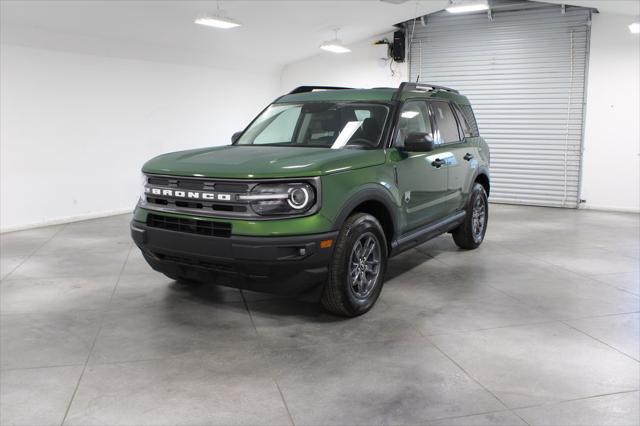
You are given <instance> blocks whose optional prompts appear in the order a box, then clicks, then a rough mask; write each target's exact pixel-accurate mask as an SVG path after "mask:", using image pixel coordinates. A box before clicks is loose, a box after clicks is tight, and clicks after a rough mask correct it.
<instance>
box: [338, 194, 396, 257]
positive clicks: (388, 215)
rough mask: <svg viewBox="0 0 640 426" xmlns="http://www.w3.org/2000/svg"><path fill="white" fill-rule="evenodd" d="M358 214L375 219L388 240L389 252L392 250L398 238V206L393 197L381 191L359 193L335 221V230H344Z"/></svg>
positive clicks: (350, 199) (345, 206)
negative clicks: (344, 226) (392, 245)
mask: <svg viewBox="0 0 640 426" xmlns="http://www.w3.org/2000/svg"><path fill="white" fill-rule="evenodd" d="M356 213H367V214H370V215H371V216H373V217H375V218H376V219H377V220H378V222H380V225H381V226H382V229H383V230H384V236H385V238H386V240H387V241H386V243H387V250H389V251H390V250H391V242H392V241H394V240H395V238H396V237H397V234H396V233H397V230H398V213H397V206H396V205H395V203H394V202H393V201H392V200H391V197H390V196H389V195H387V194H386V193H384V192H383V191H381V190H377V189H373V188H368V189H364V190H362V191H359V192H358V193H356V194H355V195H354V196H352V197H351V198H349V201H347V202H346V203H345V205H344V206H343V207H342V209H341V210H340V213H339V214H338V216H337V217H336V220H335V221H334V230H340V229H342V227H343V225H344V223H345V222H346V221H347V219H348V218H349V217H351V216H352V215H354V214H356Z"/></svg>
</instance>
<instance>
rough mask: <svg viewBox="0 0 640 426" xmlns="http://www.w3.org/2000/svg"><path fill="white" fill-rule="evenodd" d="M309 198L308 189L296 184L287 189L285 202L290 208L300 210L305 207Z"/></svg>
mask: <svg viewBox="0 0 640 426" xmlns="http://www.w3.org/2000/svg"><path fill="white" fill-rule="evenodd" d="M310 199H311V197H310V195H309V190H308V189H307V188H306V187H304V186H297V187H294V188H291V189H289V198H287V203H288V204H289V206H290V207H291V208H292V209H295V210H302V209H304V208H305V207H307V205H308V204H309V200H310Z"/></svg>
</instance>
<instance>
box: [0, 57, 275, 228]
mask: <svg viewBox="0 0 640 426" xmlns="http://www.w3.org/2000/svg"><path fill="white" fill-rule="evenodd" d="M0 53H1V57H0V63H1V69H0V113H1V115H0V122H1V126H0V158H1V163H0V189H1V192H2V202H1V203H0V230H2V231H7V230H12V229H20V228H24V227H29V226H33V225H41V224H45V223H55V222H60V221H67V220H72V219H75V218H86V217H91V216H99V215H105V214H109V213H112V212H124V211H127V210H130V209H131V208H132V207H133V206H134V204H135V202H136V200H137V194H138V191H139V188H138V186H139V170H140V167H141V166H142V164H143V163H144V162H145V161H146V160H147V159H149V158H151V157H152V156H154V155H157V154H159V153H163V152H168V151H175V150H181V149H189V148H195V147H204V146H210V145H223V144H228V143H229V142H230V136H231V134H232V133H233V132H234V131H236V130H240V129H242V128H244V126H245V125H246V124H247V123H248V121H249V120H250V119H251V118H252V117H253V116H254V115H255V114H257V113H258V112H259V111H260V110H261V109H262V108H263V107H264V106H265V105H266V104H267V103H269V102H271V101H272V100H273V99H274V98H275V97H276V96H277V95H278V94H279V87H278V86H279V75H278V74H277V73H273V74H249V73H240V72H232V71H223V70H217V69H211V68H197V67H188V66H180V65H172V64H165V63H156V62H145V61H136V60H126V59H117V58H107V57H100V56H90V55H84V54H74V53H63V52H57V51H50V50H39V49H31V48H24V47H17V46H12V45H2V46H1V49H0Z"/></svg>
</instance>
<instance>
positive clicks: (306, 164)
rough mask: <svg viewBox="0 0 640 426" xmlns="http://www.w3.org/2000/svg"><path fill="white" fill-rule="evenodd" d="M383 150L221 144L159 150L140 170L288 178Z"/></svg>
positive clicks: (380, 155) (377, 158)
mask: <svg viewBox="0 0 640 426" xmlns="http://www.w3.org/2000/svg"><path fill="white" fill-rule="evenodd" d="M384 161H385V153H384V151H383V150H380V149H375V150H363V149H329V148H299V147H291V146H288V147H277V146H249V145H243V146H221V147H214V148H204V149H193V150H189V151H179V152H172V153H169V154H163V155H160V156H158V157H155V158H153V159H151V160H150V161H148V162H147V163H146V164H145V165H144V167H143V168H142V171H143V172H145V173H155V174H164V175H176V176H196V177H202V176H204V177H217V178H234V179H248V178H249V179H250V178H288V177H309V176H321V175H326V174H330V173H337V172H342V171H346V170H353V169H359V168H363V167H369V166H374V165H378V164H382V163H384Z"/></svg>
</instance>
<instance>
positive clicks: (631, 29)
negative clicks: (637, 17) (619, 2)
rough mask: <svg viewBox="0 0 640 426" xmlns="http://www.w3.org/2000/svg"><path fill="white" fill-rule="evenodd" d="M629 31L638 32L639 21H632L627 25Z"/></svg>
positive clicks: (639, 28) (639, 32) (639, 29)
mask: <svg viewBox="0 0 640 426" xmlns="http://www.w3.org/2000/svg"><path fill="white" fill-rule="evenodd" d="M629 31H631V34H640V22H634V23H633V24H631V25H629Z"/></svg>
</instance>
